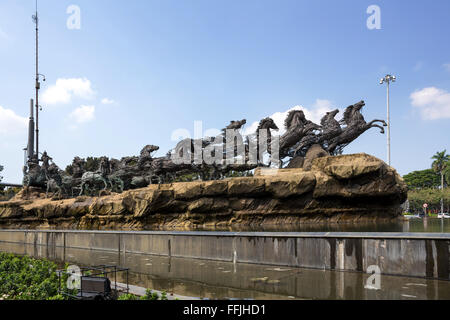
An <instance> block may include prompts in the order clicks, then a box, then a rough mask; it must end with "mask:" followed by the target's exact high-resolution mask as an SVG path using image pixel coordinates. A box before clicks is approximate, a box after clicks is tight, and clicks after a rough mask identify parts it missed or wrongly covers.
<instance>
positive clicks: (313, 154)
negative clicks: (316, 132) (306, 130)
mask: <svg viewBox="0 0 450 320" xmlns="http://www.w3.org/2000/svg"><path fill="white" fill-rule="evenodd" d="M329 155H330V154H329V153H328V152H327V151H325V150H324V149H323V148H322V146H321V145H319V144H315V145H313V146H312V147H311V148H309V150H308V152H306V155H305V160H304V162H303V169H305V170H311V166H312V163H313V161H314V160H315V159H318V158H322V157H328V156H329Z"/></svg>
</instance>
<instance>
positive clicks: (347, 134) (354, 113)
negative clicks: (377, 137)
mask: <svg viewBox="0 0 450 320" xmlns="http://www.w3.org/2000/svg"><path fill="white" fill-rule="evenodd" d="M365 105H366V104H365V102H364V101H360V102H358V103H355V104H353V105H351V106H349V107H347V109H345V112H344V118H343V119H342V120H341V123H345V124H346V125H347V126H346V127H345V128H343V129H342V132H341V133H340V134H338V135H337V136H335V137H333V138H331V139H329V140H328V146H327V151H328V152H329V153H330V154H339V153H342V150H343V148H344V147H345V146H347V145H348V144H350V143H351V142H353V141H354V140H355V139H357V138H358V137H359V136H360V135H362V134H363V133H364V132H366V131H367V130H369V129H370V128H380V132H381V133H382V134H384V128H383V127H386V126H387V124H386V122H385V121H384V120H378V119H376V120H372V121H370V122H369V123H367V122H366V121H365V120H364V116H363V115H362V114H361V109H362V108H363V107H364V106H365ZM377 122H378V123H381V124H382V125H383V127H382V126H380V125H378V124H376V123H377Z"/></svg>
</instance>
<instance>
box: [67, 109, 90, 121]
mask: <svg viewBox="0 0 450 320" xmlns="http://www.w3.org/2000/svg"><path fill="white" fill-rule="evenodd" d="M69 117H70V118H71V119H73V120H74V121H75V122H76V123H78V124H81V123H86V122H90V121H92V120H94V119H95V106H80V107H78V108H76V109H75V110H74V111H73V112H72V113H71V114H70V115H69Z"/></svg>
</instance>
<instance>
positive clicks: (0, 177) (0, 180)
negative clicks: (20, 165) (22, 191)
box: [0, 165, 4, 182]
mask: <svg viewBox="0 0 450 320" xmlns="http://www.w3.org/2000/svg"><path fill="white" fill-rule="evenodd" d="M3 169H4V167H3V166H2V165H0V182H2V180H3V177H2V176H1V172H2V171H3Z"/></svg>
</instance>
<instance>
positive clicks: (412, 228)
mask: <svg viewBox="0 0 450 320" xmlns="http://www.w3.org/2000/svg"><path fill="white" fill-rule="evenodd" d="M200 230H204V231H257V232H261V231H266V232H430V233H436V232H437V233H450V219H437V218H410V219H406V218H404V219H403V218H399V219H398V220H394V221H389V222H380V221H376V222H364V223H361V222H358V223H330V224H327V223H305V224H301V225H289V224H285V225H273V226H254V227H252V226H231V227H214V230H212V229H204V228H203V229H201V228H198V229H195V231H200ZM191 231H194V230H191Z"/></svg>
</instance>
